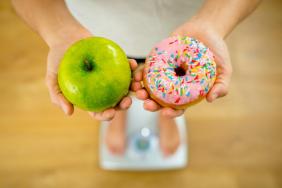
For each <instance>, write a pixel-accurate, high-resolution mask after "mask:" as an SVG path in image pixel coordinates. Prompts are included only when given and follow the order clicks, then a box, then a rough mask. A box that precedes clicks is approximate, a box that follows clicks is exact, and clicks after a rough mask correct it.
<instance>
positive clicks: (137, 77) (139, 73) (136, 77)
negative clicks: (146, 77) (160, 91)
mask: <svg viewBox="0 0 282 188" xmlns="http://www.w3.org/2000/svg"><path fill="white" fill-rule="evenodd" d="M142 79H143V70H138V71H136V73H135V74H134V80H135V81H136V82H141V81H142Z"/></svg>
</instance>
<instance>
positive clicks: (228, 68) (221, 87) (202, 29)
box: [172, 21, 232, 102]
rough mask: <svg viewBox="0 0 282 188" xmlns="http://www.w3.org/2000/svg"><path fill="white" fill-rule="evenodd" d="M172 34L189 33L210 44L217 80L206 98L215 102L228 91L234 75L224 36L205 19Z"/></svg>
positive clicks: (189, 23)
mask: <svg viewBox="0 0 282 188" xmlns="http://www.w3.org/2000/svg"><path fill="white" fill-rule="evenodd" d="M172 35H188V36H190V37H194V38H196V39H198V40H200V41H201V42H203V43H204V44H205V45H206V46H208V47H209V48H210V49H211V51H212V52H213V54H214V56H215V63H216V72H217V75H216V80H215V83H214V85H213V87H212V88H211V90H210V91H209V93H208V95H207V97H206V100H207V101H208V102H213V101H214V100H215V99H217V98H220V97H223V96H225V95H227V93H228V87H229V83H230V79H231V75H232V65H231V60H230V56H229V51H228V48H227V45H226V43H225V41H224V37H223V36H221V35H220V34H219V32H217V31H216V29H214V28H213V25H212V24H209V23H205V22H204V21H203V22H201V21H191V22H188V23H186V24H184V25H182V26H180V27H179V28H177V29H176V30H175V31H174V32H173V33H172Z"/></svg>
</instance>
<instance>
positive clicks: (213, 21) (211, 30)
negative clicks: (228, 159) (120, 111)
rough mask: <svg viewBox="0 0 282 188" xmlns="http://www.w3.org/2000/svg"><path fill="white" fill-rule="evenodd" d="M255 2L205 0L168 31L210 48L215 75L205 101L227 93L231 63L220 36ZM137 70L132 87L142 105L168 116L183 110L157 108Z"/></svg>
mask: <svg viewBox="0 0 282 188" xmlns="http://www.w3.org/2000/svg"><path fill="white" fill-rule="evenodd" d="M259 2H260V0H206V1H205V3H204V4H203V6H202V7H201V9H200V10H199V11H198V12H197V13H196V15H195V16H193V17H192V18H191V19H190V20H188V21H187V22H186V23H184V24H183V25H181V26H180V27H178V28H177V29H176V30H175V31H173V32H172V35H184V36H185V35H187V36H191V37H195V38H197V39H199V40H200V41H202V42H204V43H205V44H206V45H207V46H208V47H209V48H210V49H211V50H212V51H213V52H214V55H215V61H216V65H217V78H216V81H215V84H214V86H213V87H212V88H211V90H210V91H209V93H208V95H207V97H206V99H207V101H208V102H212V101H214V100H215V99H216V98H219V97H223V96H225V95H226V94H227V93H228V87H229V82H230V79H231V75H232V66H231V60H230V57H229V52H228V49H227V46H226V44H225V41H224V38H225V37H226V36H227V35H228V34H229V33H230V32H231V31H232V30H233V29H234V28H235V27H236V25H238V24H239V23H240V22H241V21H242V20H243V19H244V18H246V17H247V16H248V15H249V14H250V13H251V12H252V11H253V10H254V9H255V8H256V7H257V5H258V4H259ZM140 74H142V71H141V72H137V73H136V74H135V80H136V81H137V82H139V84H135V87H134V90H135V91H136V94H137V97H138V98H139V99H141V100H145V101H144V107H145V108H146V109H147V110H149V111H156V110H161V111H162V113H164V114H167V115H168V116H169V117H177V116H179V115H181V114H183V111H180V110H174V109H168V108H161V106H160V105H158V104H157V103H156V102H155V101H153V100H152V99H149V95H148V93H147V92H146V90H145V89H142V87H141V79H140V78H142V76H140Z"/></svg>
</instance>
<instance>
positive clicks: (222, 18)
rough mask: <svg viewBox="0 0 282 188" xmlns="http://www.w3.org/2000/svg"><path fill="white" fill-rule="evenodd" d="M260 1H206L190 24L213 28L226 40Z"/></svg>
mask: <svg viewBox="0 0 282 188" xmlns="http://www.w3.org/2000/svg"><path fill="white" fill-rule="evenodd" d="M259 2H260V0H206V2H205V3H204V5H203V6H202V8H201V9H200V10H199V12H198V13H197V14H196V15H195V16H194V17H192V19H191V20H190V22H192V23H195V24H198V25H201V26H200V27H203V29H205V28H204V27H206V26H207V27H209V28H213V29H214V30H215V31H216V32H217V33H218V34H219V35H220V36H222V37H223V38H225V37H226V36H227V35H228V34H229V33H230V32H231V31H232V30H233V28H234V27H235V26H236V25H237V24H239V23H240V22H241V21H242V20H243V19H244V18H246V17H247V16H248V15H249V14H250V13H251V12H252V11H253V10H254V9H255V8H256V7H257V5H258V4H259Z"/></svg>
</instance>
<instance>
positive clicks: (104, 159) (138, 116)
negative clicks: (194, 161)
mask: <svg viewBox="0 0 282 188" xmlns="http://www.w3.org/2000/svg"><path fill="white" fill-rule="evenodd" d="M157 121H158V112H148V111H146V110H144V108H143V102H142V101H140V100H138V99H136V98H135V97H133V103H132V106H131V107H130V109H129V110H128V114H127V128H126V131H127V148H126V150H125V153H124V154H123V155H122V156H119V155H113V154H111V153H110V151H109V150H108V149H107V146H106V143H105V132H106V129H107V126H108V123H107V122H102V124H101V127H100V166H101V168H103V169H106V170H135V171H138V170H139V171H141V170H168V169H179V168H184V167H186V166H187V163H188V145H187V138H186V122H185V118H184V116H181V117H178V118H176V123H177V127H178V130H179V133H180V145H179V147H178V149H177V151H176V152H175V153H174V154H173V155H171V156H169V157H164V156H163V154H162V152H161V150H160V148H159V136H158V135H159V134H158V131H159V130H158V126H157ZM168 139H169V138H168Z"/></svg>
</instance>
